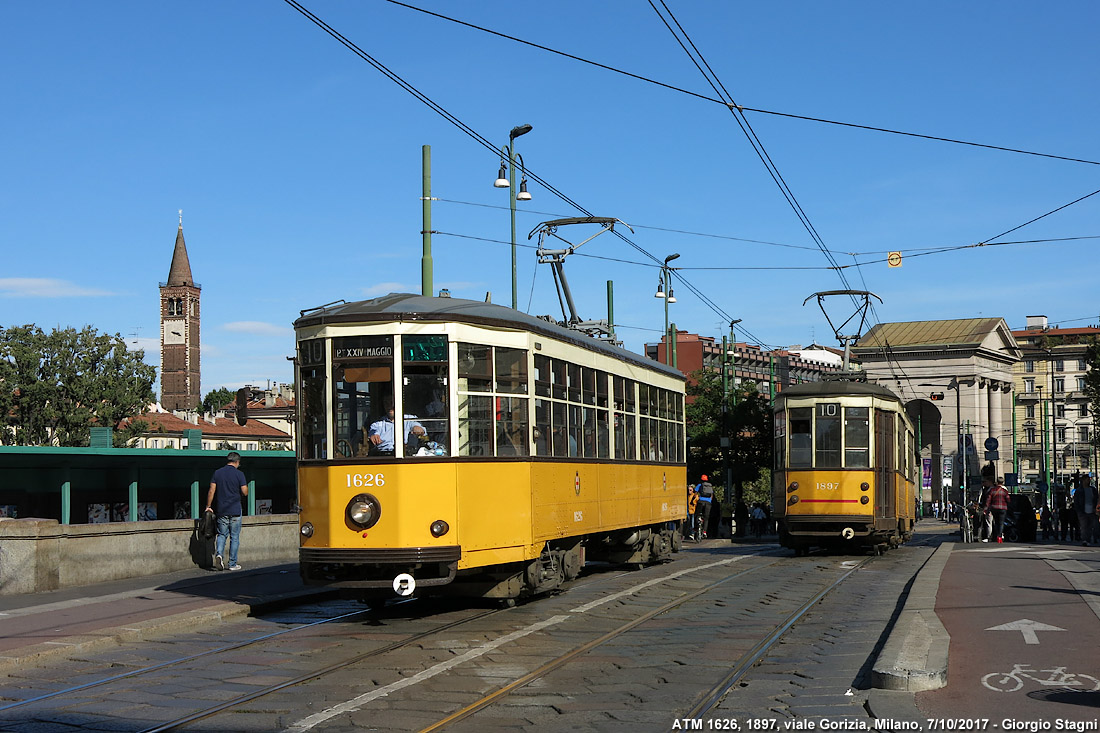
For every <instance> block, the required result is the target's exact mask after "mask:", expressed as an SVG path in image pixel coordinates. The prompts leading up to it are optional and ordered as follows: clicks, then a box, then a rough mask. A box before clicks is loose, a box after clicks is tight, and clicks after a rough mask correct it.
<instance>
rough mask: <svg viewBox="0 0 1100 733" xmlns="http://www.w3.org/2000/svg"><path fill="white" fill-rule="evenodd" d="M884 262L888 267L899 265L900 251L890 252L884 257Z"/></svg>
mask: <svg viewBox="0 0 1100 733" xmlns="http://www.w3.org/2000/svg"><path fill="white" fill-rule="evenodd" d="M886 262H887V263H888V264H889V265H890V267H901V252H891V253H890V254H889V255H888V256H887V257H886Z"/></svg>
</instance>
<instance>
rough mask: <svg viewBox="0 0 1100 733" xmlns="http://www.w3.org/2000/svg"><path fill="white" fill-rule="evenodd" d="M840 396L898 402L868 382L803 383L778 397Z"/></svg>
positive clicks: (786, 390)
mask: <svg viewBox="0 0 1100 733" xmlns="http://www.w3.org/2000/svg"><path fill="white" fill-rule="evenodd" d="M834 395H835V396H840V395H859V396H862V395H869V396H871V397H883V398H885V399H889V400H894V401H900V400H898V396H897V395H896V394H894V393H893V392H891V391H890V390H889V389H887V388H886V387H883V386H881V385H878V384H872V383H870V382H848V381H842V380H829V381H824V382H805V383H803V384H795V385H792V386H790V387H787V388H786V389H784V390H783V391H782V392H780V393H779V396H780V397H829V396H834Z"/></svg>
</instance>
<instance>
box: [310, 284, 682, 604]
mask: <svg viewBox="0 0 1100 733" xmlns="http://www.w3.org/2000/svg"><path fill="white" fill-rule="evenodd" d="M295 327H296V331H297V336H298V346H299V348H298V354H299V355H298V359H297V361H298V366H297V368H298V374H299V379H298V386H299V405H300V414H299V435H300V445H301V447H300V455H299V468H298V479H299V506H300V507H301V511H300V518H299V526H300V529H301V545H300V551H299V555H300V568H301V571H302V575H303V578H304V579H305V580H306V582H308V583H311V584H323V585H331V586H334V587H340V588H347V589H352V590H356V591H358V592H359V593H360V594H361V595H363V596H364V597H367V598H368V599H370V598H380V597H384V596H386V595H393V593H394V592H397V593H398V594H401V595H408V594H411V593H413V592H415V591H416V590H418V589H425V588H432V589H433V591H435V592H439V591H444V590H451V591H455V592H465V593H472V594H478V595H484V596H488V597H497V598H514V597H517V596H521V595H526V594H531V593H538V592H544V591H546V590H548V589H550V588H553V587H556V586H557V585H560V583H562V582H564V581H565V580H568V579H570V578H571V577H575V575H576V573H577V572H579V569H580V567H581V566H582V565H583V563H584V562H585V559H586V557H587V558H588V559H608V560H611V561H615V562H626V563H631V564H637V565H642V564H646V563H650V562H656V561H658V560H662V559H665V558H667V557H669V556H670V553H671V552H672V551H674V550H676V549H679V531H678V526H679V523H680V521H681V520H682V518H683V517H684V516H685V514H686V479H687V476H686V468H685V466H684V455H685V449H686V447H685V442H684V441H685V435H684V428H683V414H684V410H683V408H684V400H683V392H684V380H683V376H682V375H681V374H680V373H679V372H677V371H675V370H673V369H670V368H668V367H665V366H663V365H660V364H657V363H655V362H652V361H649V360H646V359H643V358H642V357H638V356H636V355H633V354H630V353H629V352H626V351H624V350H622V349H618V348H616V347H613V346H610V345H608V344H605V343H602V342H598V341H596V340H594V339H591V338H590V337H587V336H584V335H582V334H579V333H576V332H574V331H570V330H567V329H564V328H560V327H558V326H557V325H555V324H552V323H549V322H547V321H544V320H541V319H536V318H532V317H529V316H526V315H524V314H522V313H517V312H516V311H512V310H510V309H507V308H503V307H500V306H493V305H489V304H485V303H478V302H475V301H463V300H458V299H451V298H425V297H420V296H412V295H390V296H387V297H385V298H379V299H376V300H372V301H362V302H359V303H350V304H343V305H341V306H337V307H327V308H324V309H318V310H315V311H305V312H303V317H302V318H301V319H299V321H298V322H297V323H296V324H295ZM429 395H430V397H431V400H430V402H429ZM383 405H386V406H388V407H390V408H392V416H391V417H390V418H389V419H388V420H386V419H383V420H376V421H375V422H373V423H371V425H370V429H369V430H367V424H368V422H369V421H371V420H374V418H375V417H377V416H378V414H379V412H380V411H381V410H382V407H383ZM398 415H401V416H402V417H401V418H398V417H397V416H398ZM426 415H432V417H426ZM383 422H388V423H390V427H389V430H390V432H391V433H392V435H393V447H392V449H391V450H390V451H389V452H384V451H382V450H381V448H380V446H377V445H373V444H372V443H371V442H370V440H372V438H371V435H372V434H375V432H376V428H378V431H379V432H381V431H382V430H383V428H385V426H383V425H381V423H383ZM416 427H419V428H420V429H421V432H423V433H424V435H422V436H418V435H416V431H415V430H414V428H416ZM402 429H404V431H405V433H406V435H405V440H399V438H398V436H399V435H401V433H402ZM410 431H411V434H410ZM429 438H430V440H429ZM330 446H331V447H330ZM417 446H421V447H420V448H419V449H418V448H417Z"/></svg>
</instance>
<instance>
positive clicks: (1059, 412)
mask: <svg viewBox="0 0 1100 733" xmlns="http://www.w3.org/2000/svg"><path fill="white" fill-rule="evenodd" d="M1055 414H1056V415H1057V416H1058V417H1059V418H1064V417H1065V416H1066V406H1065V405H1058V408H1057V410H1056V411H1055Z"/></svg>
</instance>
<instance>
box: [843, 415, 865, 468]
mask: <svg viewBox="0 0 1100 733" xmlns="http://www.w3.org/2000/svg"><path fill="white" fill-rule="evenodd" d="M844 466H845V467H846V468H870V467H871V417H870V408H868V407H845V408H844Z"/></svg>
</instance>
